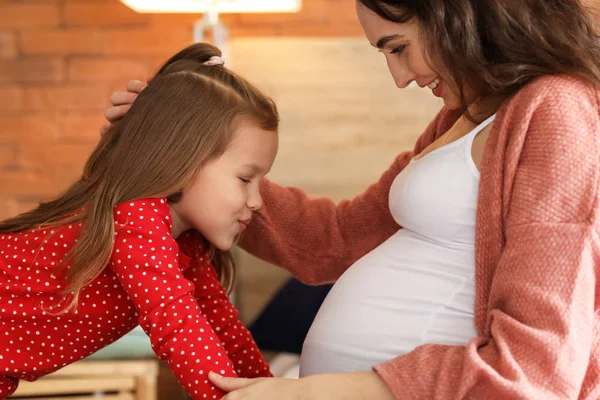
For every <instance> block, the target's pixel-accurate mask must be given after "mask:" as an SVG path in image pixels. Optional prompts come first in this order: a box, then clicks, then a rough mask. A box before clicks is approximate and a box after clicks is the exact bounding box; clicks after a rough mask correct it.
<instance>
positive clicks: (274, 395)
mask: <svg viewBox="0 0 600 400" xmlns="http://www.w3.org/2000/svg"><path fill="white" fill-rule="evenodd" d="M209 379H210V381H211V382H212V383H213V384H214V385H215V386H217V387H218V388H220V389H221V390H223V391H225V392H228V393H229V394H228V395H227V396H225V397H223V399H222V400H337V399H340V400H341V399H343V400H365V399H377V400H395V396H394V394H393V393H392V391H391V390H390V389H389V388H388V387H387V385H386V384H385V382H384V381H383V380H382V379H381V378H380V377H379V375H377V373H375V372H348V373H341V374H328V375H313V376H309V377H305V378H300V379H282V378H256V379H244V378H225V377H220V376H219V375H217V374H214V373H212V372H211V373H210V374H209Z"/></svg>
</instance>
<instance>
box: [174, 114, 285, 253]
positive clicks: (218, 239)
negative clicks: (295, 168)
mask: <svg viewBox="0 0 600 400" xmlns="http://www.w3.org/2000/svg"><path fill="white" fill-rule="evenodd" d="M278 143H279V142H278V135H277V132H271V131H265V130H263V129H261V128H260V127H258V126H256V124H255V123H253V122H252V121H251V120H249V119H247V118H240V119H239V120H238V121H237V129H236V131H235V133H234V135H233V139H232V141H231V143H230V144H229V146H228V147H227V149H226V150H225V153H223V155H221V156H220V157H218V158H216V159H213V160H211V161H209V162H208V163H207V164H206V165H205V166H204V167H202V168H201V169H200V170H198V172H197V173H196V174H195V175H194V177H193V178H192V179H191V181H190V182H189V183H188V184H187V185H186V187H185V188H184V190H183V196H182V198H181V200H180V201H179V202H177V203H174V204H172V205H171V211H172V213H173V234H174V236H178V235H179V234H180V233H181V232H183V231H185V230H187V229H190V228H195V229H196V230H198V231H199V232H200V233H201V234H202V235H203V236H204V237H205V238H206V239H207V240H208V241H209V242H211V243H212V244H213V245H214V246H215V247H217V248H218V249H219V250H228V249H230V248H231V247H232V246H233V245H234V243H235V239H236V237H237V236H238V235H239V234H240V233H241V232H243V231H244V229H245V228H246V226H247V225H248V224H249V223H250V220H251V219H252V215H253V212H255V211H258V210H259V209H260V208H261V207H262V198H261V196H260V193H259V183H260V181H261V179H263V178H264V176H265V175H266V174H267V173H268V172H269V171H270V169H271V166H272V165H273V162H274V161H275V155H276V154H277V148H278Z"/></svg>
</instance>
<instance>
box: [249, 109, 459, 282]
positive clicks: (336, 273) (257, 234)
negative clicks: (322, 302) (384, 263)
mask: <svg viewBox="0 0 600 400" xmlns="http://www.w3.org/2000/svg"><path fill="white" fill-rule="evenodd" d="M456 118H457V114H456V113H451V112H449V111H448V110H447V109H444V110H442V111H441V112H440V113H439V114H438V116H437V117H436V118H435V119H434V120H433V121H432V122H431V123H430V124H429V126H428V127H427V129H426V130H425V132H424V133H423V134H422V135H421V137H420V138H419V140H418V142H417V144H416V146H415V148H414V150H413V151H407V152H404V153H401V154H400V155H399V156H398V157H397V158H396V159H395V160H394V162H393V163H392V165H391V166H390V168H389V169H388V170H387V171H385V172H384V173H383V175H382V176H381V178H380V179H379V181H377V182H375V183H374V184H372V185H371V186H369V188H368V189H367V190H366V191H365V192H364V193H362V194H360V195H359V196H357V197H355V198H354V199H352V200H344V201H342V202H340V203H339V204H337V205H336V204H335V203H334V202H333V201H332V200H330V199H328V198H314V197H310V196H308V195H307V194H306V193H304V192H303V191H302V190H300V189H297V188H285V187H282V186H279V185H277V184H276V183H273V182H270V181H268V180H263V182H262V184H261V194H262V197H263V200H264V205H263V208H262V210H261V211H260V213H259V214H258V215H257V217H256V218H254V220H253V221H252V223H251V224H250V225H249V226H248V229H247V230H246V232H245V233H244V235H243V237H242V240H241V242H240V245H241V247H242V248H243V249H244V250H246V251H248V252H249V253H251V254H253V255H255V256H257V257H259V258H261V259H263V260H266V261H268V262H270V263H272V264H275V265H279V266H281V267H283V268H286V269H287V270H289V271H290V272H291V273H292V274H294V276H296V277H297V278H299V279H300V280H302V281H304V282H307V283H310V284H319V283H326V282H333V281H335V280H337V278H339V277H340V275H342V274H343V273H344V271H345V270H346V269H347V268H349V267H350V266H351V265H352V264H353V263H354V262H355V261H356V260H358V259H359V258H361V257H362V256H364V255H365V254H366V253H368V252H369V251H371V250H373V249H374V248H375V247H377V246H378V245H380V244H381V243H383V242H384V241H385V240H386V239H387V238H389V237H390V236H391V235H393V234H394V233H395V232H397V231H398V229H399V228H400V227H399V226H398V225H397V224H396V222H395V221H394V219H393V218H392V215H391V213H390V210H389V205H388V194H389V191H390V186H391V185H392V182H393V181H394V178H396V176H397V175H398V174H399V173H400V171H402V170H403V169H404V167H406V165H407V164H408V163H409V162H410V159H411V158H412V157H413V156H414V155H415V154H418V153H420V152H421V151H422V150H423V149H424V148H425V147H427V145H428V144H429V143H431V142H433V140H434V139H435V137H436V135H437V134H438V132H440V131H442V130H443V129H440V126H441V122H444V123H445V124H446V125H447V124H448V123H452V122H454V120H456ZM442 120H443V121H442Z"/></svg>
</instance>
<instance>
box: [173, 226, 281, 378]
mask: <svg viewBox="0 0 600 400" xmlns="http://www.w3.org/2000/svg"><path fill="white" fill-rule="evenodd" d="M186 234H187V233H186ZM190 254H192V255H193V258H192V262H191V264H190V266H189V267H188V269H187V270H186V271H185V273H184V275H185V277H186V278H187V279H189V280H190V281H191V282H193V284H194V286H195V289H194V296H195V297H196V300H197V301H198V304H199V305H200V311H201V312H202V315H204V317H205V318H206V319H207V321H208V322H209V323H210V325H211V326H212V328H213V330H214V332H215V333H216V335H217V336H218V338H219V340H220V341H221V343H222V344H223V347H224V348H225V352H226V354H227V356H228V357H229V359H230V360H231V361H232V362H233V367H234V369H235V371H236V372H237V374H238V375H239V376H241V377H244V378H256V377H271V376H272V374H271V372H270V370H269V365H268V364H267V362H266V361H265V360H264V358H263V356H262V354H261V352H260V350H259V349H258V346H257V345H256V342H255V341H254V339H253V338H252V335H251V334H250V332H249V331H248V329H246V327H245V326H244V325H243V324H242V323H241V322H240V320H239V319H238V315H239V312H238V310H236V309H235V307H234V306H233V305H232V304H231V301H230V300H229V296H228V295H227V292H226V291H225V289H224V288H223V286H222V285H221V284H220V283H219V279H218V277H217V273H216V271H215V268H214V267H213V265H212V264H211V263H210V262H209V260H208V257H207V255H206V253H203V254H195V252H194V251H190Z"/></svg>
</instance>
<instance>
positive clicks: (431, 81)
mask: <svg viewBox="0 0 600 400" xmlns="http://www.w3.org/2000/svg"><path fill="white" fill-rule="evenodd" d="M356 14H357V15H358V20H359V21H360V24H361V26H362V28H363V31H364V33H365V36H366V37H367V39H368V40H369V42H370V43H371V45H372V46H373V47H376V48H378V49H379V51H380V52H381V53H383V55H384V56H385V60H386V62H387V65H388V69H389V70H390V72H391V74H392V77H393V78H394V82H395V83H396V86H398V87H399V88H401V89H403V88H405V87H407V86H408V85H409V84H410V83H411V82H413V81H414V82H416V83H417V85H419V86H420V87H422V88H428V90H431V92H432V93H433V94H434V95H435V96H437V97H440V98H442V99H443V101H444V104H445V105H446V106H447V107H448V108H450V109H458V108H460V107H461V102H460V98H459V96H458V94H457V93H458V91H457V90H456V89H452V87H453V83H452V82H448V81H446V80H444V79H443V78H442V77H441V76H440V75H439V74H438V72H436V71H435V70H434V69H432V67H431V66H430V65H429V64H428V62H427V61H426V57H425V52H424V48H423V46H422V44H421V40H420V36H419V24H418V21H417V20H416V19H415V18H413V19H412V20H411V21H409V22H407V23H396V22H392V21H388V20H386V19H383V18H381V17H380V16H379V15H377V14H376V13H375V12H373V11H372V10H370V9H369V8H367V7H366V6H365V5H363V4H362V3H361V2H360V1H356ZM466 92H468V91H466ZM467 102H469V101H468V99H467Z"/></svg>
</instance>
